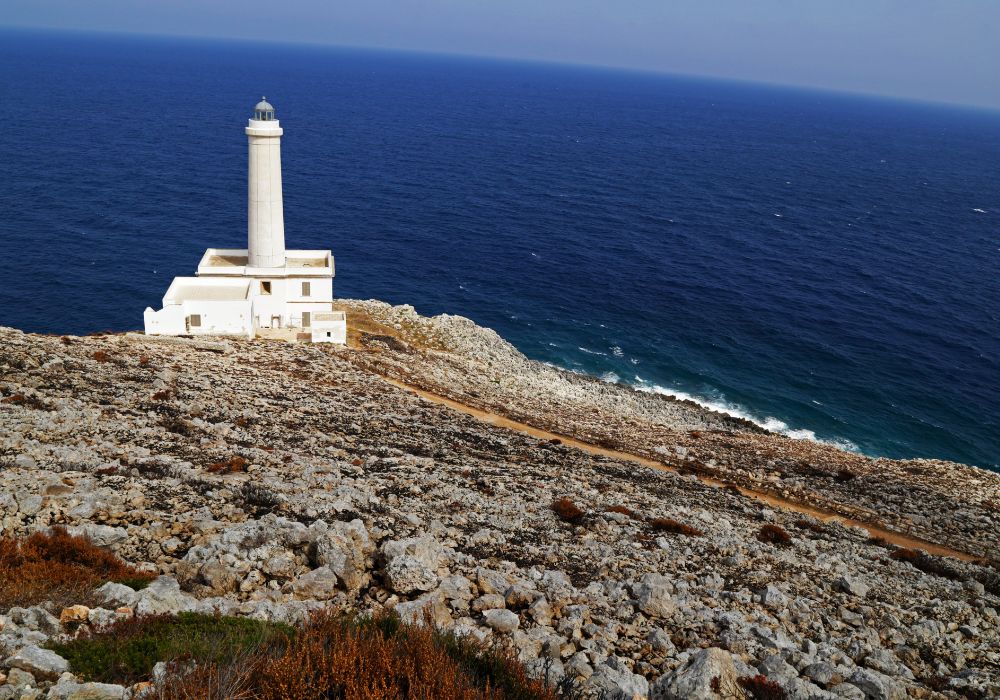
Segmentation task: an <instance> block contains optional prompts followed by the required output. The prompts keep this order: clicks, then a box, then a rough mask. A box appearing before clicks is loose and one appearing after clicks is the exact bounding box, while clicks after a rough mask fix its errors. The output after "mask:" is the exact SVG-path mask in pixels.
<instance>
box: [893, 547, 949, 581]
mask: <svg viewBox="0 0 1000 700" xmlns="http://www.w3.org/2000/svg"><path fill="white" fill-rule="evenodd" d="M889 558H890V559H895V560H896V561H904V562H906V563H907V564H910V565H911V566H913V567H914V568H916V569H919V570H920V571H923V572H924V573H925V574H932V575H934V576H940V577H942V578H946V579H949V580H951V581H961V580H962V579H963V578H965V577H964V576H963V575H962V572H961V571H960V570H959V569H958V568H956V567H955V566H953V565H951V564H949V563H948V562H947V561H946V560H944V559H941V558H940V557H932V556H931V555H930V554H927V553H926V552H921V551H920V550H919V549H907V548H900V549H897V550H895V551H893V552H892V554H890V555H889Z"/></svg>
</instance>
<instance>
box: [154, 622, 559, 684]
mask: <svg viewBox="0 0 1000 700" xmlns="http://www.w3.org/2000/svg"><path fill="white" fill-rule="evenodd" d="M184 668H185V664H183V663H181V664H178V665H175V666H174V672H175V674H176V675H173V676H172V677H171V678H170V679H169V680H168V682H167V683H166V684H165V686H164V688H163V692H162V693H161V697H162V698H164V700H187V699H188V698H220V699H221V698H232V699H233V700H244V699H246V700H249V699H250V698H253V699H254V700H286V699H292V698H294V699H295V700H321V699H322V700H327V699H344V700H347V699H348V698H349V699H351V700H376V699H378V700H383V699H385V700H392V699H399V700H403V699H404V698H414V699H417V698H425V699H428V700H429V699H431V698H435V699H438V698H440V699H441V700H503V699H510V700H556V698H558V697H560V696H559V695H557V693H556V692H555V691H553V690H551V689H550V688H548V687H546V686H545V684H544V683H542V682H541V681H538V680H534V679H532V678H530V677H529V676H528V675H527V673H526V671H525V669H524V667H523V666H522V665H521V664H520V663H518V662H517V661H516V660H515V658H514V657H513V655H512V654H511V653H509V652H506V651H502V650H499V649H497V648H495V647H487V646H484V645H483V644H481V643H478V642H474V641H471V640H468V639H458V638H456V637H453V636H451V635H447V634H444V633H441V632H438V631H436V630H434V629H432V628H430V627H416V626H412V625H403V624H401V623H400V622H399V620H398V619H397V618H395V617H391V616H379V617H376V618H374V619H371V620H359V621H350V620H345V619H342V618H337V617H333V616H331V615H320V616H318V617H316V618H314V619H313V621H312V622H310V623H309V624H308V625H306V627H305V628H304V629H303V630H301V631H300V632H298V633H297V634H296V635H295V637H294V640H293V641H292V643H290V644H289V643H284V644H271V645H266V646H265V647H263V648H261V649H259V650H257V651H255V652H254V653H250V654H248V655H245V656H244V657H243V658H239V659H237V660H236V661H235V662H231V663H226V664H219V663H205V664H199V665H197V666H196V667H195V668H194V669H193V670H189V671H187V672H185V671H184Z"/></svg>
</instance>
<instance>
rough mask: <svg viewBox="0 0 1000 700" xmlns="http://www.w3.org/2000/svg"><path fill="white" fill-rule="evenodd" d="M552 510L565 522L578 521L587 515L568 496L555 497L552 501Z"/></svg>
mask: <svg viewBox="0 0 1000 700" xmlns="http://www.w3.org/2000/svg"><path fill="white" fill-rule="evenodd" d="M552 510H553V512H554V513H555V514H556V515H557V516H559V518H560V519H561V520H564V521H565V522H567V523H578V522H580V521H581V520H583V518H584V517H585V516H586V515H587V514H586V513H585V512H584V511H582V510H580V508H579V507H577V505H576V504H575V503H573V501H571V500H569V499H568V498H565V497H563V498H557V499H556V500H555V501H553V502H552Z"/></svg>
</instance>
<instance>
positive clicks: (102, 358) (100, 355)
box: [94, 350, 111, 362]
mask: <svg viewBox="0 0 1000 700" xmlns="http://www.w3.org/2000/svg"><path fill="white" fill-rule="evenodd" d="M94 359H95V360H97V361H98V362H111V355H109V354H108V353H106V352H104V351H103V350H98V351H97V352H95V353H94Z"/></svg>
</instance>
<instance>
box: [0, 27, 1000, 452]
mask: <svg viewBox="0 0 1000 700" xmlns="http://www.w3.org/2000/svg"><path fill="white" fill-rule="evenodd" d="M262 95H266V97H267V99H268V100H269V101H270V102H271V103H272V104H274V105H275V108H276V110H277V116H278V118H279V119H280V121H281V125H282V127H283V128H284V130H285V134H284V137H283V140H282V159H283V178H284V204H285V226H286V237H287V242H288V245H289V247H299V248H332V249H333V251H334V255H335V256H336V262H337V277H336V282H335V294H336V295H337V296H340V297H352V298H365V299H367V298H378V299H383V300H385V301H388V302H391V303H394V304H412V305H413V306H415V307H416V309H417V310H418V311H419V312H420V313H422V314H427V315H433V314H439V313H451V314H460V315H463V316H468V317H469V318H471V319H473V320H475V321H476V322H477V323H480V324H482V325H485V326H489V327H491V328H494V329H496V330H497V331H498V332H499V333H500V334H501V335H502V336H503V337H504V338H506V339H508V340H509V341H510V342H512V343H513V344H514V345H515V346H517V348H519V349H520V350H521V351H522V352H524V353H525V354H526V355H528V356H529V357H531V358H534V359H537V360H540V361H542V362H546V363H550V364H552V365H556V366H559V367H563V368H566V369H569V370H572V371H574V372H582V373H587V374H590V375H594V376H596V377H599V378H601V379H603V380H604V381H608V382H616V383H621V384H629V385H632V386H634V387H636V388H638V389H641V390H643V391H649V392H657V393H662V394H670V395H674V396H678V397H682V398H690V399H693V400H695V401H698V402H700V403H702V404H705V405H707V406H710V407H712V408H716V409H718V410H721V411H726V412H728V413H731V414H733V415H737V416H742V417H745V418H748V419H750V420H753V421H755V422H757V423H759V424H761V425H763V426H765V427H767V428H769V429H771V430H774V431H777V432H780V433H784V434H785V435H788V436H790V437H793V438H799V439H804V440H817V441H822V442H827V443H832V444H835V445H839V446H842V447H844V448H846V449H850V450H855V451H858V452H861V453H864V454H869V455H878V456H888V457H897V458H902V457H928V458H940V459H949V460H956V461H959V462H965V463H968V464H974V465H978V466H981V467H985V468H988V469H994V470H997V469H1000V466H998V465H1000V338H998V334H1000V112H996V111H987V110H976V109H968V108H958V107H949V106H940V105H933V104H924V103H915V102H904V101H892V100H886V99H878V98H873V97H866V96H854V95H844V94H837V93H831V92H820V91H808V90H801V89H791V88H782V87H775V86H768V85H760V84H747V83H736V82H726V81H719V80H708V79H701V78H692V77H683V76H675V75H663V74H652V73H640V72H628V71H622V70H611V69H601V68H590V67H577V66H565V65H552V64H535V63H527V62H515V61H505V60H492V59H476V58H464V57H454V56H441V55H432V54H419V53H402V52H387V51H374V50H359V49H346V48H331V47H321V46H310V45H285V44H273V43H252V42H238V41H220V40H197V39H177V38H155V37H138V36H127V35H103V34H76V33H59V32H49V31H35V30H11V29H7V30H2V31H0V164H2V177H3V184H2V186H0V325H5V326H14V327H17V328H21V329H24V330H26V331H35V332H42V333H60V334H62V333H88V332H94V331H102V330H115V331H124V330H135V329H141V328H142V312H143V310H144V309H145V308H146V307H147V306H153V307H154V308H159V304H160V299H161V297H162V295H163V293H164V292H165V291H166V289H167V286H168V285H169V283H170V280H171V279H172V278H173V277H174V276H175V275H191V274H193V273H194V270H195V267H196V265H197V262H198V260H199V258H200V256H201V255H202V253H203V251H204V249H205V248H207V247H243V246H245V241H246V166H247V163H246V151H247V147H246V137H245V135H244V133H243V127H244V126H245V123H246V119H247V118H248V117H249V116H250V113H251V110H252V108H253V106H254V104H255V103H256V102H257V101H258V100H259V99H260V98H261V96H262ZM0 352H2V348H0Z"/></svg>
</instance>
